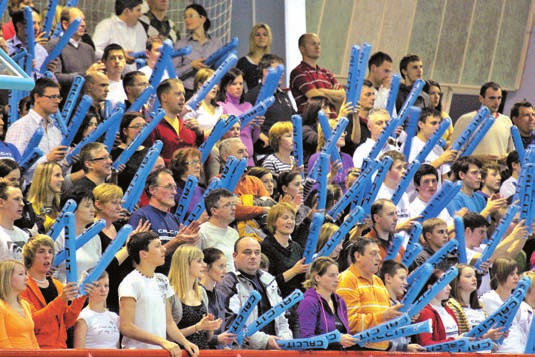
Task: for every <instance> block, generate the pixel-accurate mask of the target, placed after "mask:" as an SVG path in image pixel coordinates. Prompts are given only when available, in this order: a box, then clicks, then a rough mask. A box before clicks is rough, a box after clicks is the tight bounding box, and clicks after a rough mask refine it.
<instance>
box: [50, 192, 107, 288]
mask: <svg viewBox="0 0 535 357" xmlns="http://www.w3.org/2000/svg"><path fill="white" fill-rule="evenodd" d="M68 200H73V201H74V202H75V203H76V208H75V210H74V225H75V232H74V233H75V236H76V237H78V236H79V235H80V234H82V233H83V232H84V231H85V229H86V228H87V226H88V225H90V224H92V223H94V221H95V212H96V211H95V206H94V202H95V196H94V195H93V191H92V189H90V188H88V187H85V186H75V187H73V188H71V189H69V190H68V191H66V192H65V193H64V194H63V195H62V196H61V202H60V206H61V207H63V206H64V205H65V203H67V201H68ZM55 244H56V251H58V252H59V251H62V250H63V249H65V230H62V231H61V233H60V235H59V237H58V239H57V240H56V242H55ZM103 251H104V250H103V249H102V244H101V243H100V237H99V236H98V235H95V236H93V237H92V238H90V239H89V241H88V242H87V243H86V244H85V245H84V246H83V247H81V248H79V249H78V250H77V251H76V268H77V273H78V279H80V278H81V277H82V274H83V272H84V271H86V270H87V269H89V268H92V267H93V266H95V265H96V264H97V263H98V261H99V259H100V257H101V256H102V252H103ZM65 269H66V268H65V262H63V263H61V264H60V265H59V266H58V269H57V271H56V273H55V277H57V279H58V280H60V281H62V282H65V281H66V280H67V276H66V275H67V273H66V270H65Z"/></svg>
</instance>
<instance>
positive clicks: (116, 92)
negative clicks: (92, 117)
mask: <svg viewBox="0 0 535 357" xmlns="http://www.w3.org/2000/svg"><path fill="white" fill-rule="evenodd" d="M102 62H104V67H105V69H106V76H107V77H108V79H109V80H110V91H109V93H108V97H107V98H106V99H107V100H109V101H111V104H112V106H113V107H114V108H116V106H117V104H124V102H125V101H126V99H127V97H126V93H125V90H124V86H123V79H122V75H123V71H124V69H125V65H126V52H125V51H124V49H123V48H122V47H121V46H119V45H118V44H116V43H110V44H109V45H107V46H106V47H105V48H104V52H103V54H102ZM128 72H132V70H130V71H128Z"/></svg>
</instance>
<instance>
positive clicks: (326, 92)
mask: <svg viewBox="0 0 535 357" xmlns="http://www.w3.org/2000/svg"><path fill="white" fill-rule="evenodd" d="M298 44H299V52H301V55H302V56H303V60H302V61H301V63H300V64H299V65H298V66H297V67H296V68H294V69H293V70H292V72H291V73H290V87H291V89H292V94H293V97H294V98H295V103H296V104H297V110H298V111H299V112H300V113H302V112H303V111H304V108H305V103H306V102H307V99H310V98H312V97H317V96H322V97H327V98H328V100H329V105H330V106H331V109H332V110H331V113H333V116H335V115H334V113H335V112H336V110H335V108H340V106H341V105H342V103H343V102H344V100H345V96H346V93H345V90H344V88H343V87H342V86H341V85H340V84H339V83H338V81H337V80H336V78H335V77H334V75H333V74H332V73H331V72H330V71H329V70H327V69H325V68H321V67H320V66H318V64H317V63H318V60H319V58H320V54H321V45H320V38H319V37H318V35H316V34H314V33H305V34H303V35H301V37H299V43H298Z"/></svg>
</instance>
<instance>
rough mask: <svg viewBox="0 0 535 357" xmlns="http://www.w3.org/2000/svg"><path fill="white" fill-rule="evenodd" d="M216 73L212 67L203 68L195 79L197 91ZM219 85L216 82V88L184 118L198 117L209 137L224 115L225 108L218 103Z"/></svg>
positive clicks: (206, 135)
mask: <svg viewBox="0 0 535 357" xmlns="http://www.w3.org/2000/svg"><path fill="white" fill-rule="evenodd" d="M213 74H214V71H213V70H211V69H210V68H201V69H200V70H199V71H198V72H197V74H196V75H195V78H194V80H193V87H194V88H195V92H197V91H198V90H199V89H201V87H202V85H203V84H204V83H205V82H206V81H207V80H208V79H209V78H210V77H211V76H212V75H213ZM218 90H219V86H218V85H217V84H216V85H215V86H214V88H212V90H211V91H210V92H209V93H208V94H207V95H206V97H204V99H203V100H202V101H201V103H200V104H199V106H198V107H197V108H192V111H190V112H188V113H186V114H185V115H184V120H186V121H188V120H189V119H196V120H197V122H199V127H200V128H201V130H203V131H204V135H205V137H208V135H210V133H211V132H212V129H213V128H214V125H215V124H216V123H217V121H218V120H219V119H221V115H223V108H222V107H221V106H220V105H218V104H217V102H216V98H217V92H218Z"/></svg>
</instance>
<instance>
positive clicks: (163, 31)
mask: <svg viewBox="0 0 535 357" xmlns="http://www.w3.org/2000/svg"><path fill="white" fill-rule="evenodd" d="M147 5H149V11H147V12H146V13H144V14H143V16H141V17H140V18H139V22H141V25H143V28H144V29H145V33H146V34H147V37H151V36H156V35H158V36H162V37H163V38H168V39H170V40H171V41H172V42H173V43H175V42H177V41H178V40H180V32H179V31H178V27H177V25H176V24H175V23H174V22H173V20H171V19H169V17H168V16H167V10H169V1H167V0H147Z"/></svg>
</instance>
